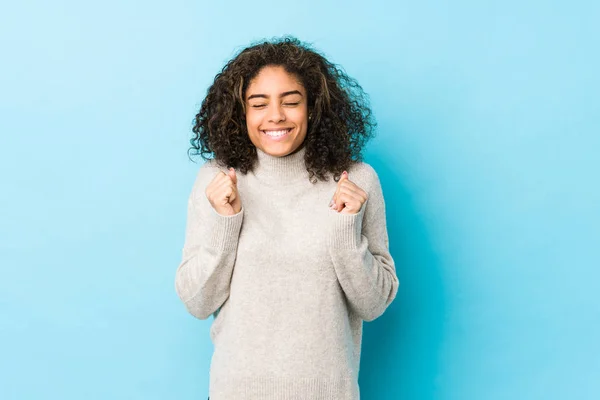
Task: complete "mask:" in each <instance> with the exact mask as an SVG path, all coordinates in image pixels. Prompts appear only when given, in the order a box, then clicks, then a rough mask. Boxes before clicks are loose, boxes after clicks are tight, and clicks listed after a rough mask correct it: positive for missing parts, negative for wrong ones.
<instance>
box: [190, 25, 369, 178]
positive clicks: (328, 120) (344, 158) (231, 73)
mask: <svg viewBox="0 0 600 400" xmlns="http://www.w3.org/2000/svg"><path fill="white" fill-rule="evenodd" d="M265 66H281V67H283V68H284V69H285V70H286V71H287V72H288V73H290V74H293V75H295V76H296V77H297V78H298V79H299V81H300V83H302V85H303V86H304V88H305V89H306V93H307V96H308V114H309V115H311V119H310V121H309V125H308V128H307V134H306V138H305V142H304V143H303V145H304V146H305V147H306V154H305V160H304V161H305V165H306V169H307V171H308V172H309V178H310V181H311V182H313V183H315V182H317V180H316V179H315V177H316V178H317V179H320V180H324V181H327V180H328V178H327V173H331V174H332V175H333V177H334V180H335V181H336V182H337V181H338V180H339V179H340V176H341V173H342V172H343V171H344V170H348V168H349V166H350V165H351V163H352V162H358V161H362V154H361V151H362V149H363V147H364V145H365V143H366V142H367V141H368V140H369V139H371V138H372V137H374V128H375V126H376V122H375V120H374V118H373V116H372V112H371V109H370V107H369V100H368V96H367V95H366V94H365V92H364V91H363V89H362V88H361V87H360V85H359V84H358V83H357V82H356V80H354V79H353V78H350V77H349V76H348V75H346V73H345V72H344V71H343V69H342V68H341V67H339V66H337V65H335V64H333V63H331V62H329V61H328V60H327V59H326V58H325V57H324V56H323V55H321V54H320V53H318V52H317V51H315V50H313V49H312V48H311V47H310V46H309V45H307V44H305V43H302V42H301V41H299V40H298V39H296V38H294V37H291V36H284V37H282V38H276V39H272V40H270V41H262V42H258V43H256V44H253V45H251V46H250V47H247V48H245V49H243V50H242V51H241V52H239V53H238V54H237V55H236V56H235V57H234V58H233V59H232V60H230V61H229V62H228V63H227V64H226V65H225V66H224V67H223V69H222V70H221V72H220V73H218V74H217V75H216V77H215V79H214V82H213V84H212V85H211V86H210V87H209V88H208V92H207V94H206V97H205V98H204V100H203V102H202V105H201V107H200V111H199V112H198V114H196V118H195V124H194V127H193V128H192V131H193V132H194V136H193V138H192V139H191V140H190V143H191V145H192V147H190V148H189V150H188V157H190V154H191V155H194V156H197V155H198V154H200V155H201V157H202V158H203V159H204V160H209V159H211V158H215V159H216V161H217V163H218V164H220V165H222V166H224V167H234V168H235V169H236V170H238V171H241V172H242V173H243V174H246V173H247V172H248V171H249V170H252V169H253V166H254V164H255V161H256V159H257V153H256V147H255V146H254V144H253V143H252V142H251V141H250V138H249V136H248V131H247V127H246V121H245V112H246V106H245V101H244V98H245V93H246V89H247V88H248V85H249V83H250V81H251V80H252V79H253V78H255V77H256V76H257V75H258V73H259V72H260V70H261V69H262V68H263V67H265ZM210 156H213V157H210ZM190 158H191V157H190Z"/></svg>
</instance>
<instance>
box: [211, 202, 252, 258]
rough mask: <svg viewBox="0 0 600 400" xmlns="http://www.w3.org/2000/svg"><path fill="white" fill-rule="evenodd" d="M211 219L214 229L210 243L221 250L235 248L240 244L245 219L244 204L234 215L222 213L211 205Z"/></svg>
mask: <svg viewBox="0 0 600 400" xmlns="http://www.w3.org/2000/svg"><path fill="white" fill-rule="evenodd" d="M211 219H212V229H211V230H210V232H211V234H210V236H209V238H208V245H209V246H210V247H213V248H216V249H220V250H234V249H235V248H236V247H237V244H238V239H239V236H240V228H241V227H242V220H243V219H244V206H242V208H241V209H240V212H238V213H237V214H234V215H221V214H219V213H218V212H217V211H216V210H215V209H214V208H212V207H211Z"/></svg>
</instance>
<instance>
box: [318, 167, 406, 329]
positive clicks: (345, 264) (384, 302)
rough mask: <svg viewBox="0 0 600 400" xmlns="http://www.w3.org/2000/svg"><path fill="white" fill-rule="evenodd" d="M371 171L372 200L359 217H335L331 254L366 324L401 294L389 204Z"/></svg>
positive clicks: (349, 215) (352, 215) (346, 291)
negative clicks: (387, 210)
mask: <svg viewBox="0 0 600 400" xmlns="http://www.w3.org/2000/svg"><path fill="white" fill-rule="evenodd" d="M369 169H370V170H371V174H370V175H371V177H370V179H369V180H370V181H371V182H370V185H369V190H368V191H367V192H368V199H367V201H366V202H365V203H364V204H363V205H362V207H361V209H360V211H359V212H358V213H357V214H340V213H337V212H332V213H331V218H332V221H330V222H331V234H330V239H329V253H330V256H331V259H332V261H333V265H334V268H335V271H336V274H337V277H338V280H339V282H340V285H341V287H342V289H343V290H344V293H345V295H346V298H347V300H348V304H349V306H350V308H351V309H352V310H353V311H354V312H355V313H356V314H357V315H358V316H360V317H361V318H362V319H363V320H365V321H372V320H374V319H375V318H377V317H379V316H380V315H381V314H383V312H384V311H385V309H386V308H387V306H389V305H390V303H391V302H392V300H394V298H395V297H396V293H397V291H398V278H397V277H396V271H395V265H394V260H393V259H392V256H391V255H390V252H389V240H388V234H387V226H386V217H385V202H384V198H383V192H382V189H381V184H380V182H379V178H378V176H377V174H376V173H375V170H373V169H372V168H369Z"/></svg>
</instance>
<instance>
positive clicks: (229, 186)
mask: <svg viewBox="0 0 600 400" xmlns="http://www.w3.org/2000/svg"><path fill="white" fill-rule="evenodd" d="M205 193H206V197H207V198H208V201H209V202H210V204H211V206H212V207H213V208H214V209H215V211H216V212H217V213H219V214H221V215H224V216H228V215H234V214H237V213H239V212H240V210H241V209H242V201H241V199H240V194H239V193H238V189H237V176H236V174H235V169H233V168H229V171H227V173H225V172H223V171H219V172H218V173H217V175H215V177H214V178H213V180H212V181H211V182H210V183H209V184H208V186H207V187H206V191H205Z"/></svg>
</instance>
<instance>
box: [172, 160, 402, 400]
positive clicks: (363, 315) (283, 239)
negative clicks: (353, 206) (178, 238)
mask: <svg viewBox="0 0 600 400" xmlns="http://www.w3.org/2000/svg"><path fill="white" fill-rule="evenodd" d="M257 151H258V164H257V166H256V167H255V170H254V171H253V172H249V173H248V174H246V175H243V174H240V173H239V172H238V174H237V177H238V184H237V187H238V192H239V195H240V198H241V201H242V209H241V211H240V212H239V213H238V214H235V215H232V216H222V215H220V214H218V213H217V212H216V211H215V210H214V209H213V208H212V206H211V205H210V203H209V202H208V199H207V198H206V195H205V189H206V187H207V185H208V184H209V183H210V181H211V180H212V179H213V177H214V176H215V175H216V174H217V172H218V171H219V170H223V171H224V172H226V169H225V168H221V167H219V166H218V165H217V164H216V162H215V161H214V160H210V161H207V162H206V163H204V164H203V165H202V166H201V167H200V170H199V172H198V176H197V178H196V182H195V184H194V186H193V189H192V193H191V195H190V197H189V201H188V220H187V228H186V237H185V244H184V248H183V257H182V262H181V264H180V265H179V268H178V269H177V273H176V283H175V286H176V291H177V294H178V295H179V297H180V299H181V300H182V301H183V303H184V304H185V306H186V308H187V310H188V311H189V312H190V313H191V314H192V315H194V316H196V317H197V318H200V319H206V318H208V317H210V316H211V315H214V321H213V323H212V326H211V330H210V336H211V339H212V342H213V344H214V354H213V357H212V360H211V367H210V388H209V395H210V398H211V400H262V399H265V400H266V399H269V400H292V399H294V400H296V399H297V400H308V399H310V400H357V399H359V398H360V394H359V387H358V372H359V364H360V351H361V338H362V323H363V320H365V321H371V320H373V319H375V318H377V317H378V316H380V315H381V314H382V313H383V312H384V310H385V309H386V308H387V306H388V305H389V304H390V303H391V302H392V300H393V299H394V297H395V296H396V292H397V290H398V280H397V277H396V273H395V266H394V261H393V259H392V257H391V255H390V253H389V246H388V234H387V228H386V217H385V203H384V198H383V193H382V189H381V185H380V181H379V178H378V176H377V174H376V172H375V170H374V169H373V168H372V167H371V166H370V165H369V164H366V163H363V162H359V163H355V164H354V165H353V166H352V167H350V169H349V170H348V179H349V180H350V181H352V182H354V183H355V184H356V185H358V186H359V187H360V188H362V189H363V190H364V191H366V192H367V194H368V200H367V201H366V203H365V204H363V206H362V208H361V210H360V211H359V212H358V213H357V214H352V215H348V214H340V213H338V212H336V211H334V210H331V209H330V208H329V202H330V200H331V198H332V197H333V195H334V193H335V190H336V187H337V183H336V182H335V181H333V179H332V178H331V179H330V181H329V182H321V181H319V182H318V183H316V184H312V183H310V181H309V180H308V172H307V171H306V169H305V165H304V155H305V148H301V149H300V150H299V151H297V152H296V153H293V154H291V155H288V156H285V157H275V156H271V155H269V154H267V153H265V152H263V151H262V150H260V149H257Z"/></svg>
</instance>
